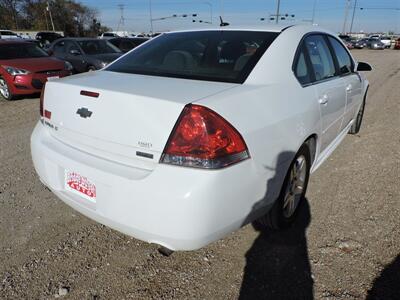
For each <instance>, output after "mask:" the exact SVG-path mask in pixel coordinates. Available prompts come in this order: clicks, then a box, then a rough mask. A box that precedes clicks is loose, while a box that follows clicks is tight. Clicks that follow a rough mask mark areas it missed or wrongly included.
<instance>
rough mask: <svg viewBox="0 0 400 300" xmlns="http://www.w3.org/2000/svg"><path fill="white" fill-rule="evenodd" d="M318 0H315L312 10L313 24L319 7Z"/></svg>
mask: <svg viewBox="0 0 400 300" xmlns="http://www.w3.org/2000/svg"><path fill="white" fill-rule="evenodd" d="M317 1H318V0H314V5H313V10H312V18H311V25H314V21H315V9H316V8H317Z"/></svg>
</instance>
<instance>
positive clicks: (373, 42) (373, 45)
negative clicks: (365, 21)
mask: <svg viewBox="0 0 400 300" xmlns="http://www.w3.org/2000/svg"><path fill="white" fill-rule="evenodd" d="M367 47H368V48H370V49H374V50H384V49H385V48H386V46H385V44H384V43H382V42H381V41H380V40H379V39H376V38H371V39H368V42H367Z"/></svg>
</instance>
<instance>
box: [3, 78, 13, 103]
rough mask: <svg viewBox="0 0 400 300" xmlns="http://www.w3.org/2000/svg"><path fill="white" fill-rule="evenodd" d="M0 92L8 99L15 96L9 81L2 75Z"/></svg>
mask: <svg viewBox="0 0 400 300" xmlns="http://www.w3.org/2000/svg"><path fill="white" fill-rule="evenodd" d="M0 94H1V96H2V97H3V98H4V99H6V100H12V99H13V98H14V95H13V94H12V93H11V91H10V87H9V86H8V84H7V81H6V80H5V79H4V78H3V77H0Z"/></svg>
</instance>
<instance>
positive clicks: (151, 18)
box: [149, 0, 154, 34]
mask: <svg viewBox="0 0 400 300" xmlns="http://www.w3.org/2000/svg"><path fill="white" fill-rule="evenodd" d="M149 12H150V32H151V34H153V33H154V32H153V8H152V5H151V0H149Z"/></svg>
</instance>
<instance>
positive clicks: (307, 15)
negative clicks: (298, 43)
mask: <svg viewBox="0 0 400 300" xmlns="http://www.w3.org/2000/svg"><path fill="white" fill-rule="evenodd" d="M79 2H81V3H83V4H85V5H88V6H90V7H92V8H96V9H97V10H98V12H99V19H100V21H101V22H102V24H104V25H106V26H108V27H111V28H112V29H113V30H117V29H119V30H126V31H133V32H149V31H150V30H151V23H153V31H154V32H160V31H167V30H178V29H190V28H198V27H202V28H206V27H215V26H218V25H219V16H220V15H222V16H223V18H224V21H225V22H229V23H230V24H232V25H239V26H240V25H261V24H263V23H270V22H274V21H270V20H269V18H270V15H271V14H276V8H277V2H278V0H207V1H206V0H79ZM355 2H357V6H356V10H355V16H354V22H353V32H359V31H364V32H388V31H395V32H400V0H280V3H281V4H280V13H282V14H289V15H292V14H293V15H294V18H289V20H284V21H281V20H280V21H279V23H284V24H293V23H309V24H310V23H311V20H312V15H313V7H314V4H315V17H314V23H315V24H318V25H321V26H323V27H325V28H328V29H330V30H332V31H335V32H342V30H343V27H344V24H346V26H345V31H349V30H350V26H351V20H352V16H353V8H354V5H355ZM150 4H151V5H150ZM119 5H123V7H124V9H123V15H124V22H123V24H122V23H121V22H120V20H121V10H120V8H119ZM346 5H348V6H349V9H348V14H347V22H346V23H345V22H344V21H345V11H346V9H345V8H346ZM150 6H151V11H152V19H159V18H164V17H170V16H172V15H178V16H177V17H172V18H167V19H164V20H153V22H150ZM360 8H363V9H362V10H361V9H360ZM184 14H187V15H190V16H188V17H186V18H185V17H182V15H184ZM192 14H197V17H192V16H191V15H192ZM261 18H265V21H262V20H261ZM193 20H196V22H193ZM200 20H202V21H204V22H203V23H199V22H198V21H200ZM207 22H212V24H208V23H207Z"/></svg>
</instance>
